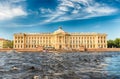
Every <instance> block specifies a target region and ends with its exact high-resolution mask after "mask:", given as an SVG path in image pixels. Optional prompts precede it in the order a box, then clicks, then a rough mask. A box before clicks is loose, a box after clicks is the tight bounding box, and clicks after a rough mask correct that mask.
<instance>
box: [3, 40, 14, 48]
mask: <svg viewBox="0 0 120 79" xmlns="http://www.w3.org/2000/svg"><path fill="white" fill-rule="evenodd" d="M3 48H13V41H5V42H4V45H3Z"/></svg>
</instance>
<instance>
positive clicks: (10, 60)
mask: <svg viewBox="0 0 120 79" xmlns="http://www.w3.org/2000/svg"><path fill="white" fill-rule="evenodd" d="M0 79H120V52H102V53H101V52H94V53H88V52H84V53H77V52H75V53H61V54H58V53H37V52H36V53H35V52H34V53H29V52H24V53H20V52H18V53H16V52H0Z"/></svg>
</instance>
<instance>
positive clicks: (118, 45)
mask: <svg viewBox="0 0 120 79" xmlns="http://www.w3.org/2000/svg"><path fill="white" fill-rule="evenodd" d="M107 44H108V48H113V47H115V48H120V38H116V39H115V40H108V41H107Z"/></svg>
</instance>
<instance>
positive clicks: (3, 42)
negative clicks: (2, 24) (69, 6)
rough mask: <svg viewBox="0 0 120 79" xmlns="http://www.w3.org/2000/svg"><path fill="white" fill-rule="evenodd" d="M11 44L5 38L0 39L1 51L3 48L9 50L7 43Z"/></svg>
mask: <svg viewBox="0 0 120 79" xmlns="http://www.w3.org/2000/svg"><path fill="white" fill-rule="evenodd" d="M8 42H9V40H7V39H4V38H0V49H2V48H9V47H8V46H7V43H8Z"/></svg>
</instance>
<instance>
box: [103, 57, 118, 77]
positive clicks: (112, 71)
mask: <svg viewBox="0 0 120 79" xmlns="http://www.w3.org/2000/svg"><path fill="white" fill-rule="evenodd" d="M104 63H106V64H107V67H106V68H105V70H106V71H108V73H109V75H116V76H120V55H117V56H115V55H114V56H112V57H106V58H105V62H104Z"/></svg>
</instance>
